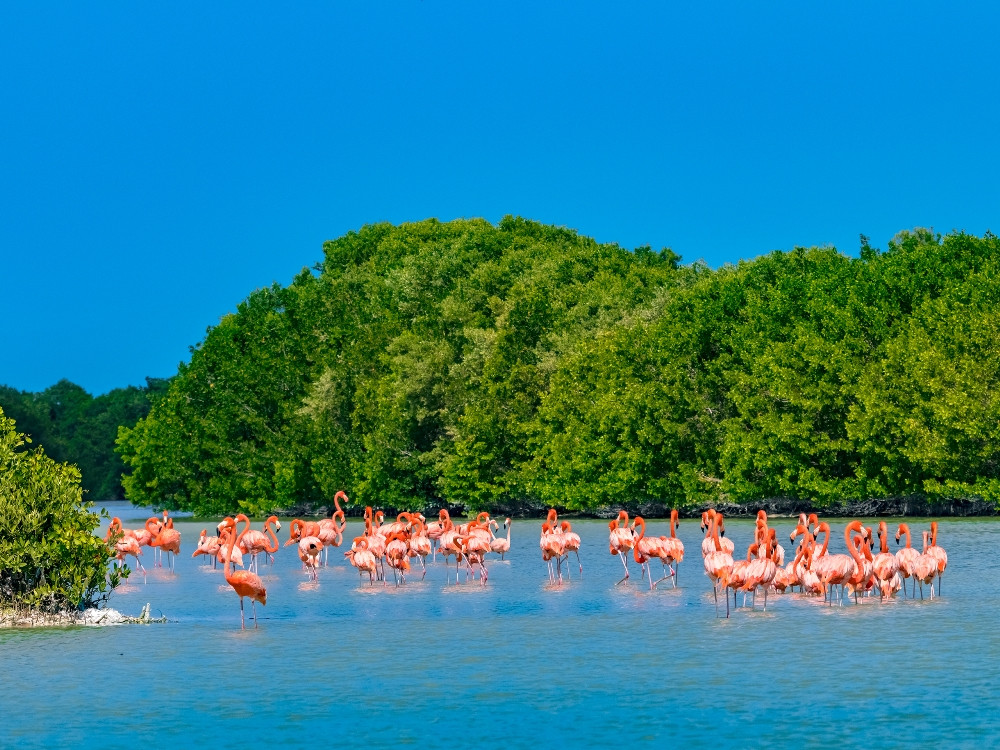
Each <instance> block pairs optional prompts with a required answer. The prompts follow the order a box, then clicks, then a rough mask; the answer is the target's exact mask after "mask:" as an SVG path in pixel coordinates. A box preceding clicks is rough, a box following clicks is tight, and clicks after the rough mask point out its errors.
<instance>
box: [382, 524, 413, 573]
mask: <svg viewBox="0 0 1000 750" xmlns="http://www.w3.org/2000/svg"><path fill="white" fill-rule="evenodd" d="M406 537H407V535H406V532H405V531H392V532H390V533H389V536H387V537H386V545H385V559H386V560H387V561H388V563H389V567H390V568H392V577H393V580H395V581H396V585H397V586H398V585H399V583H400V581H402V582H403V583H406V571H408V570H409V569H410V560H409V557H410V545H409V544H408V543H407V538H406ZM397 570H398V571H399V580H396V571H397Z"/></svg>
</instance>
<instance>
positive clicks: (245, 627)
mask: <svg viewBox="0 0 1000 750" xmlns="http://www.w3.org/2000/svg"><path fill="white" fill-rule="evenodd" d="M240 628H242V629H243V630H246V629H247V623H246V620H245V619H244V617H243V597H242V596H241V597H240Z"/></svg>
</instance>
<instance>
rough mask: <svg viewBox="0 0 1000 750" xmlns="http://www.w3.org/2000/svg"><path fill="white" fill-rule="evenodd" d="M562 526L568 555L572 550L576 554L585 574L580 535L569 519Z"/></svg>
mask: <svg viewBox="0 0 1000 750" xmlns="http://www.w3.org/2000/svg"><path fill="white" fill-rule="evenodd" d="M508 520H510V519H508ZM560 526H561V528H562V534H563V541H564V542H565V544H566V556H567V557H569V553H570V552H573V553H574V554H575V555H576V562H577V563H578V564H579V566H580V575H583V563H582V562H581V561H580V535H579V534H577V533H576V532H575V531H573V526H572V525H571V524H570V522H569V521H563V522H562V523H561V524H560ZM508 528H509V527H508ZM567 575H568V573H567Z"/></svg>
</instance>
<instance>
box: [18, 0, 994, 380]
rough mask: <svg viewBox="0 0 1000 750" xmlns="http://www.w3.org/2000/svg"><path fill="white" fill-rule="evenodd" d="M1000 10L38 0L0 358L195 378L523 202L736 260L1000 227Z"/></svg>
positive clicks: (32, 13) (629, 238) (89, 372)
mask: <svg viewBox="0 0 1000 750" xmlns="http://www.w3.org/2000/svg"><path fill="white" fill-rule="evenodd" d="M998 8H1000V6H996V5H995V4H991V3H979V4H969V3H964V4H957V6H956V8H949V9H945V8H944V6H943V5H941V4H939V3H921V2H906V3H892V2H885V3H881V2H880V3H836V4H821V3H810V2H801V0H799V1H797V2H789V3H785V2H767V3H724V2H719V3H669V2H660V1H658V2H648V3H647V2H628V3H609V2H585V1H581V0H578V1H576V2H552V3H539V2H529V3H514V2H512V3H485V2H469V1H468V0H463V1H462V2H454V3H442V2H436V1H434V0H423V1H420V0H400V1H398V2H377V3H376V2H372V3H367V2H353V3H334V2H302V3H292V4H285V3H264V2H245V1H241V2H231V3H230V2H219V1H215V0H213V2H207V3H206V2H202V1H201V0H199V2H189V3H188V2H170V3H65V4H64V3H58V2H50V3H15V4H7V5H6V6H5V8H4V12H3V18H2V21H0V71H2V74H0V108H2V109H0V273H2V281H3V284H2V287H0V383H2V384H6V385H10V386H13V387H15V388H18V389H21V390H29V391H40V390H43V389H44V388H46V387H48V386H49V385H52V384H53V383H55V382H57V381H58V380H60V379H61V378H68V379H69V380H72V381H73V382H75V383H78V384H80V385H82V386H83V387H84V388H86V389H87V390H88V391H90V392H91V393H93V394H94V395H97V394H100V393H104V392H106V391H108V390H110V389H112V388H115V387H121V386H126V385H130V384H132V385H141V384H142V383H143V382H144V378H145V376H147V375H150V376H156V377H164V376H169V375H171V374H173V373H174V372H176V369H177V365H178V363H179V362H180V361H181V360H186V359H187V358H188V356H189V351H188V348H189V346H191V345H192V344H194V343H196V342H197V341H199V340H201V339H202V338H203V337H204V335H205V331H206V328H207V327H208V326H211V325H214V324H215V323H217V322H218V320H219V318H220V316H222V315H224V314H225V313H226V312H228V311H232V310H233V309H234V308H235V306H236V305H237V304H238V303H239V302H240V301H241V300H242V299H244V298H245V297H246V296H247V295H248V294H249V293H250V292H251V291H252V290H253V289H255V288H258V287H261V286H267V285H269V284H271V283H272V282H274V281H277V282H279V283H281V284H287V283H289V282H290V281H291V279H292V277H293V276H294V275H295V274H296V273H297V272H298V271H299V270H301V269H302V268H303V267H304V266H311V265H312V264H314V263H316V262H317V261H318V260H320V259H321V257H322V251H321V248H322V243H323V241H324V240H326V239H332V238H335V237H338V236H340V235H342V234H344V233H345V232H347V231H349V230H351V229H357V228H359V227H361V226H362V225H364V224H366V223H370V222H376V221H390V222H393V223H399V222H405V221H417V220H421V219H425V218H428V217H437V218H439V219H441V220H449V219H454V218H458V217H484V218H486V219H488V220H489V221H491V222H496V221H498V220H499V219H500V218H501V217H502V216H503V215H504V214H508V213H510V214H519V215H522V216H525V217H528V218H531V219H536V220H538V221H542V222H546V223H550V224H556V225H561V226H567V227H571V228H573V229H576V230H578V231H579V232H581V233H582V234H585V235H588V236H592V237H595V238H596V239H598V240H600V241H606V242H618V243H619V244H621V245H623V246H625V247H629V248H633V247H636V246H638V245H643V244H650V245H652V246H653V247H655V248H660V247H671V248H673V249H674V250H675V251H676V252H678V253H680V254H681V256H682V257H683V259H684V261H685V262H691V261H695V260H698V259H702V260H704V261H706V262H707V263H708V264H709V265H711V266H713V267H717V266H719V265H721V264H723V263H726V262H735V261H738V260H739V259H741V258H753V257H756V256H758V255H761V254H763V253H766V252H769V251H771V250H774V249H790V248H792V247H794V246H796V245H806V246H808V245H834V246H836V247H837V248H839V249H840V250H842V251H844V252H846V253H852V254H853V253H856V251H857V248H858V234H859V233H864V234H866V235H868V236H870V237H871V239H872V243H873V244H874V245H876V246H878V247H883V248H884V247H885V245H886V242H887V241H888V240H889V239H890V238H891V237H892V236H893V235H894V234H895V233H896V232H897V231H899V230H900V229H907V228H912V227H914V226H929V227H933V228H934V229H935V230H936V231H939V232H942V233H946V232H949V231H951V230H953V229H963V230H965V231H968V232H972V233H975V234H982V233H983V232H985V231H986V230H987V229H992V230H993V231H995V232H996V231H1000V222H998V221H997V220H996V218H997V216H998V213H997V211H998V208H1000V180H998V179H997V175H998V174H1000V169H998V167H1000V137H998V133H1000V126H998V123H1000V111H998V110H1000V96H998V93H1000V91H998V89H1000V44H998V43H997V39H996V30H997V28H1000V10H998Z"/></svg>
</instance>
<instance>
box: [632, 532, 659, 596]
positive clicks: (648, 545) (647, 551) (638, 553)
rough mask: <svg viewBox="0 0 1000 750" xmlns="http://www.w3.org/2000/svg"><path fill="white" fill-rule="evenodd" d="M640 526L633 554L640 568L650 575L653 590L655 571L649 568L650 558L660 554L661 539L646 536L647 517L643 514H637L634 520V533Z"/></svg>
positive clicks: (650, 586) (650, 585)
mask: <svg viewBox="0 0 1000 750" xmlns="http://www.w3.org/2000/svg"><path fill="white" fill-rule="evenodd" d="M637 526H638V527H639V536H638V537H636V538H635V544H634V545H633V547H632V556H633V557H634V558H635V561H636V562H637V563H639V569H640V570H642V571H643V573H644V574H648V575H649V589H650V591H652V590H653V572H652V571H651V570H650V569H649V559H650V558H651V557H657V558H658V557H659V556H660V540H659V539H657V538H656V537H649V536H646V519H644V518H643V517H642V516H636V517H635V519H633V521H632V533H633V534H635V528H636V527H637Z"/></svg>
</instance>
